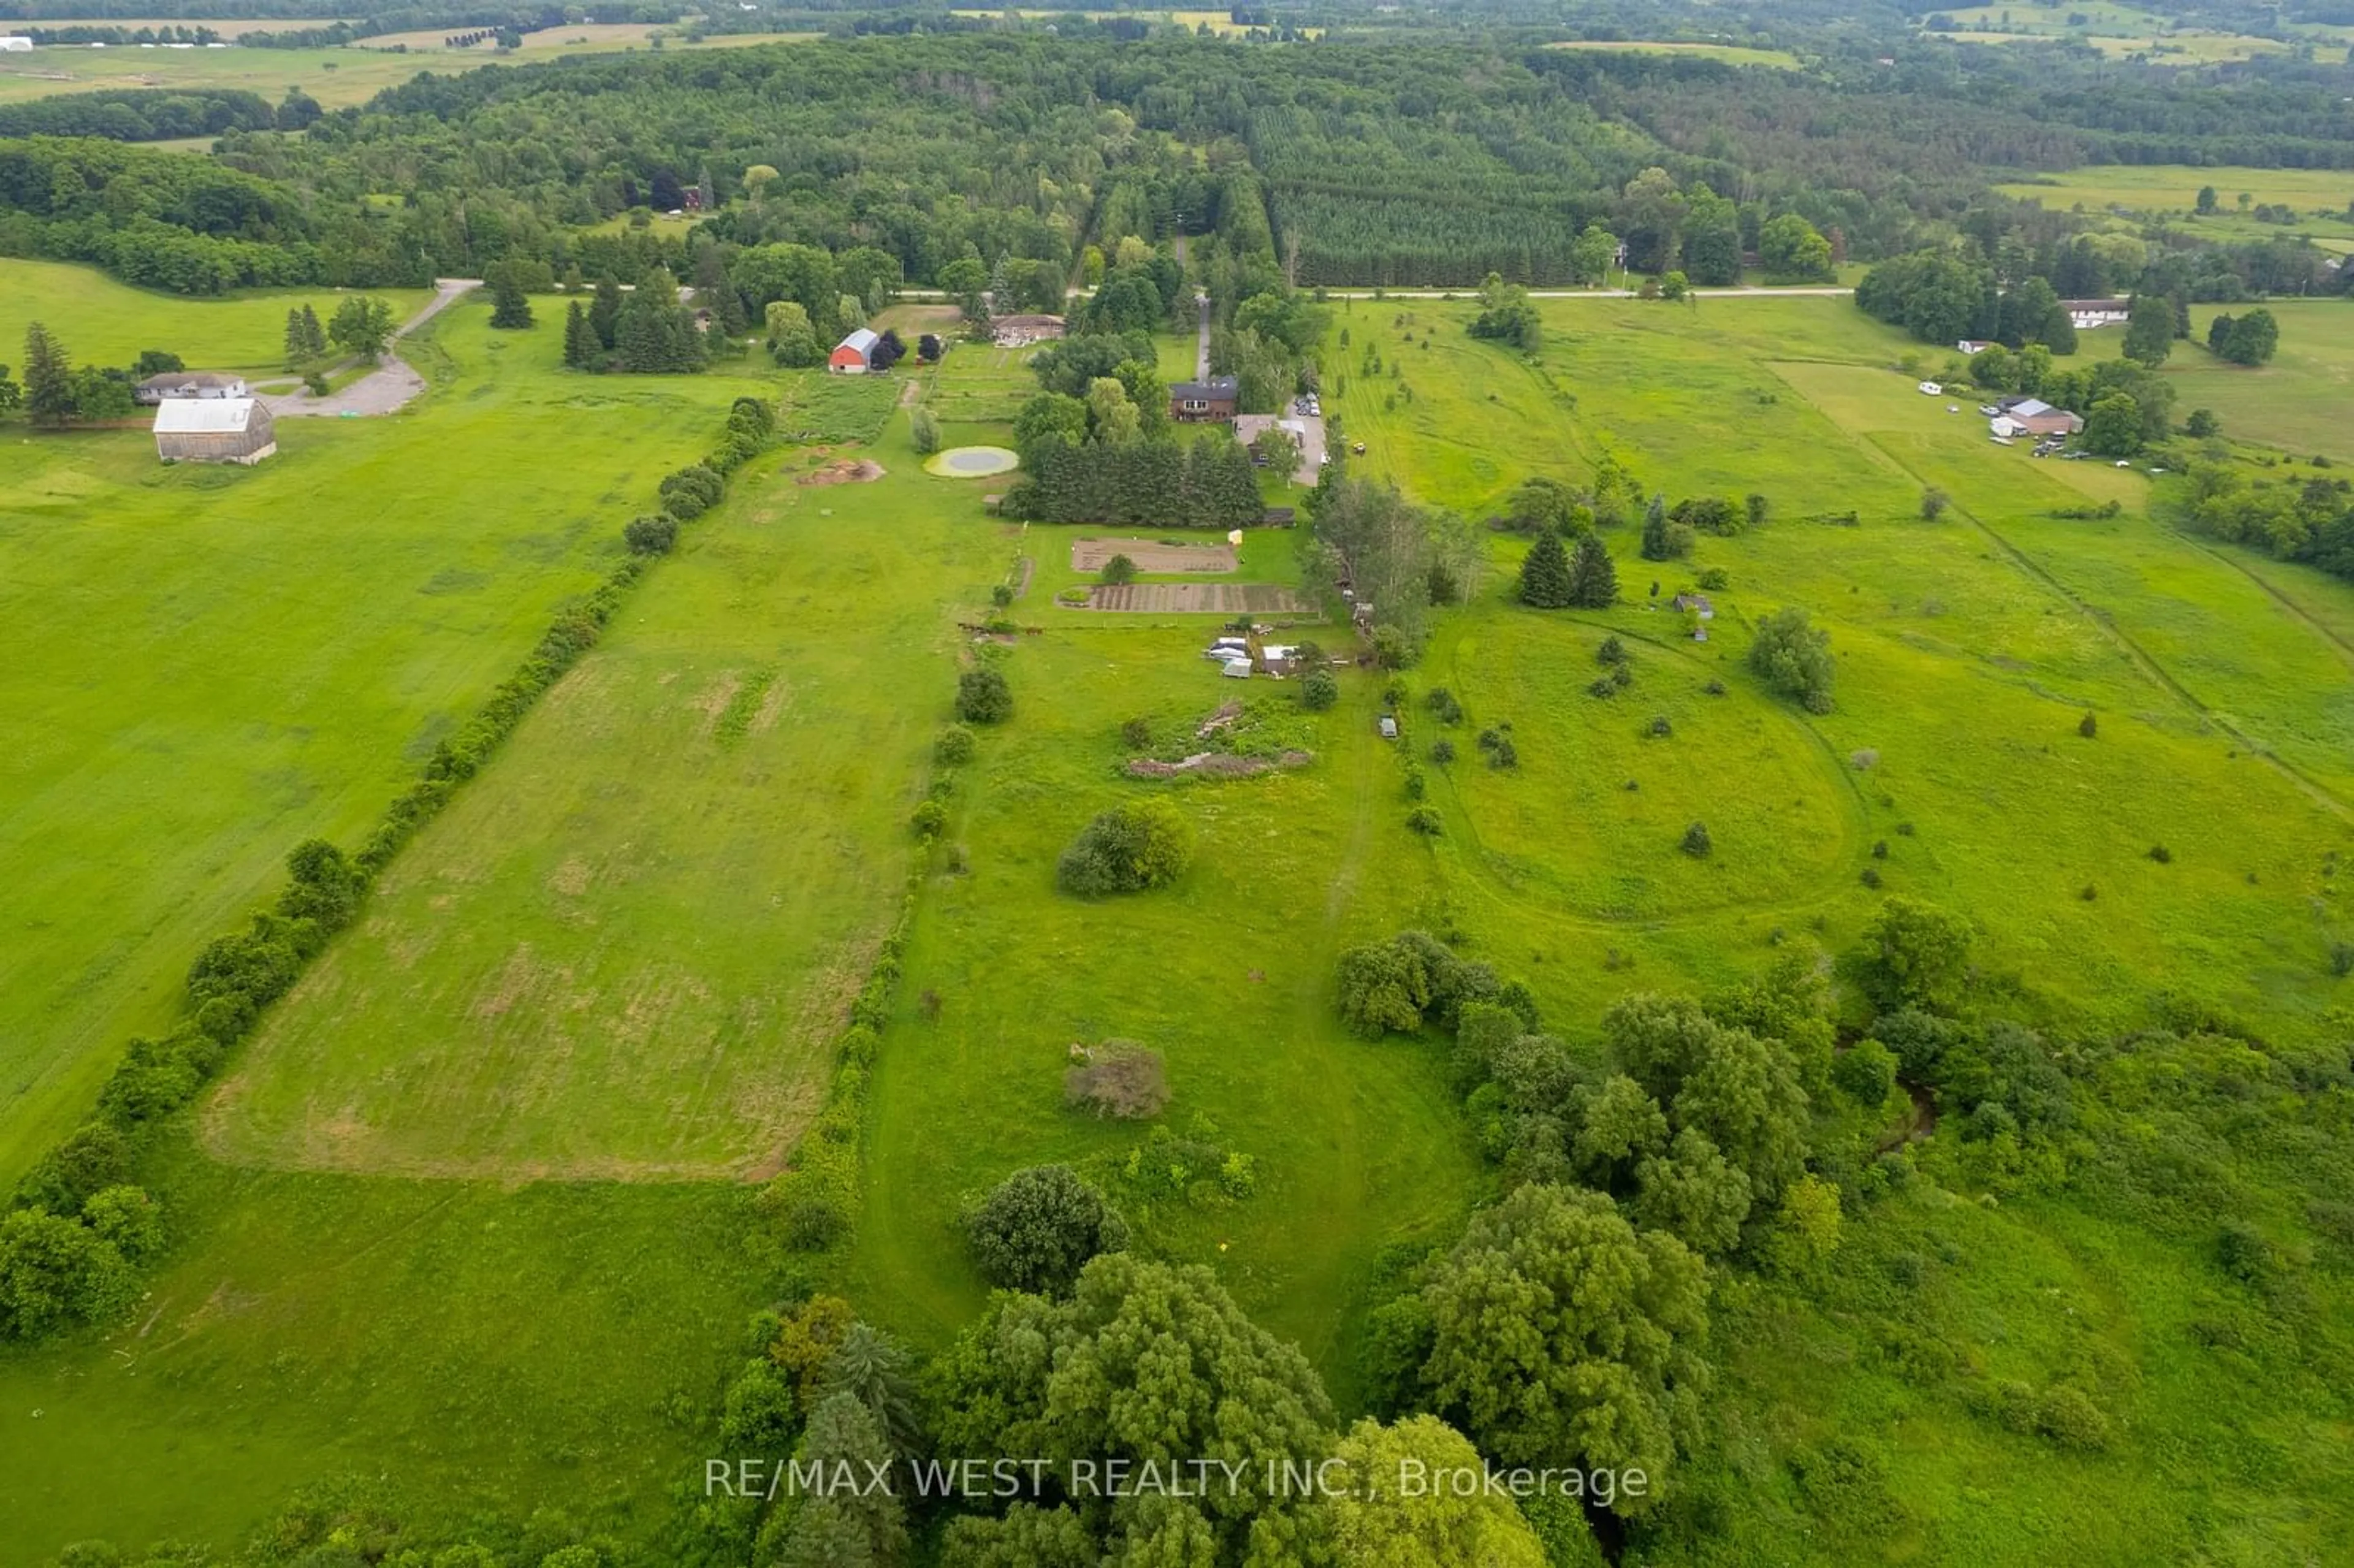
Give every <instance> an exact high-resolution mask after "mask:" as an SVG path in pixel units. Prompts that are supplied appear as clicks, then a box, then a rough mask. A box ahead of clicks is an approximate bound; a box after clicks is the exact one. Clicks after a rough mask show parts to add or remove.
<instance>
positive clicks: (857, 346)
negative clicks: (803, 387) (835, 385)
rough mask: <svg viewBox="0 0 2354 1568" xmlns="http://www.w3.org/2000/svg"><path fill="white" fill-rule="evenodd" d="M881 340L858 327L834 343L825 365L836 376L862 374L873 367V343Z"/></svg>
mask: <svg viewBox="0 0 2354 1568" xmlns="http://www.w3.org/2000/svg"><path fill="white" fill-rule="evenodd" d="M881 341H882V340H881V339H880V338H878V337H876V336H875V334H873V333H871V332H869V331H867V330H866V329H865V328H864V327H860V328H859V329H858V330H857V331H856V332H854V333H852V334H850V335H849V336H848V337H846V338H843V340H842V341H841V342H840V343H838V344H835V345H834V349H833V353H832V355H830V356H829V357H828V358H827V360H826V362H825V367H826V368H827V369H828V370H831V371H832V372H833V373H834V374H835V375H837V376H864V374H866V372H867V371H869V370H871V369H873V368H874V367H875V344H877V343H879V342H881Z"/></svg>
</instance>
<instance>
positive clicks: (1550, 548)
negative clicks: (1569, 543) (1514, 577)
mask: <svg viewBox="0 0 2354 1568" xmlns="http://www.w3.org/2000/svg"><path fill="white" fill-rule="evenodd" d="M1521 602H1522V604H1525V605H1529V606H1531V607H1532V608H1533V609H1568V608H1569V607H1570V606H1571V605H1572V604H1574V603H1575V602H1576V601H1575V599H1574V598H1573V597H1572V594H1571V588H1570V573H1569V552H1568V551H1567V550H1566V549H1564V548H1563V547H1562V543H1561V535H1558V534H1556V533H1553V531H1552V530H1551V529H1547V530H1546V531H1545V532H1544V533H1542V534H1540V535H1537V542H1536V545H1535V546H1534V547H1532V549H1531V550H1530V551H1529V553H1528V556H1527V557H1526V558H1525V559H1523V560H1522V562H1521Z"/></svg>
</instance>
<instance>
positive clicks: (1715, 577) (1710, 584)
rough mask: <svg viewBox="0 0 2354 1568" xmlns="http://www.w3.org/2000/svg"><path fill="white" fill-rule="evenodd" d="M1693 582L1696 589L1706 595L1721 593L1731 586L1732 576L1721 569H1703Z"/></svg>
mask: <svg viewBox="0 0 2354 1568" xmlns="http://www.w3.org/2000/svg"><path fill="white" fill-rule="evenodd" d="M1693 581H1694V583H1695V585H1696V586H1697V587H1699V588H1701V589H1702V591H1704V592H1707V593H1721V592H1723V590H1724V589H1726V588H1730V587H1732V586H1733V577H1732V575H1731V574H1730V573H1728V572H1726V571H1725V569H1724V568H1723V567H1702V569H1701V574H1700V576H1699V577H1696V578H1694V579H1693Z"/></svg>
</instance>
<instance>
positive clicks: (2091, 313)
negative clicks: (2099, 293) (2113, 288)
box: [2060, 300, 2130, 332]
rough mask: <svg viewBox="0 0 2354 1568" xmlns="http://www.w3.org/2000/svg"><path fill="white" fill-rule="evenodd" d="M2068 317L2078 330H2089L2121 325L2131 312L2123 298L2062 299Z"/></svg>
mask: <svg viewBox="0 0 2354 1568" xmlns="http://www.w3.org/2000/svg"><path fill="white" fill-rule="evenodd" d="M2060 303H2061V304H2062V306H2064V307H2066V309H2067V312H2068V319H2069V321H2071V322H2072V323H2074V324H2075V328H2076V330H2077V331H2078V332H2091V331H2092V330H2093V329H2094V328H2095V327H2105V326H2123V325H2124V324H2125V322H2126V317H2127V316H2128V315H2129V314H2130V312H2129V311H2128V310H2127V309H2126V302H2125V301H2123V300H2062V301H2061V302H2060Z"/></svg>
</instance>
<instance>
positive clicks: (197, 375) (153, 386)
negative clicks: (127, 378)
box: [131, 370, 247, 408]
mask: <svg viewBox="0 0 2354 1568" xmlns="http://www.w3.org/2000/svg"><path fill="white" fill-rule="evenodd" d="M131 395H132V396H133V397H135V398H137V399H138V400H139V401H140V402H142V403H143V404H145V405H147V406H148V407H149V408H153V407H154V406H155V405H156V404H158V403H164V402H169V401H171V400H172V399H174V398H176V397H200V398H219V397H245V396H247V392H246V389H245V378H244V377H243V376H222V375H219V374H217V373H216V372H214V371H210V370H167V371H165V372H164V374H163V375H161V376H149V377H148V378H147V379H146V380H144V381H142V382H141V383H140V384H139V385H138V386H137V387H133V389H132V394H131Z"/></svg>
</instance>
